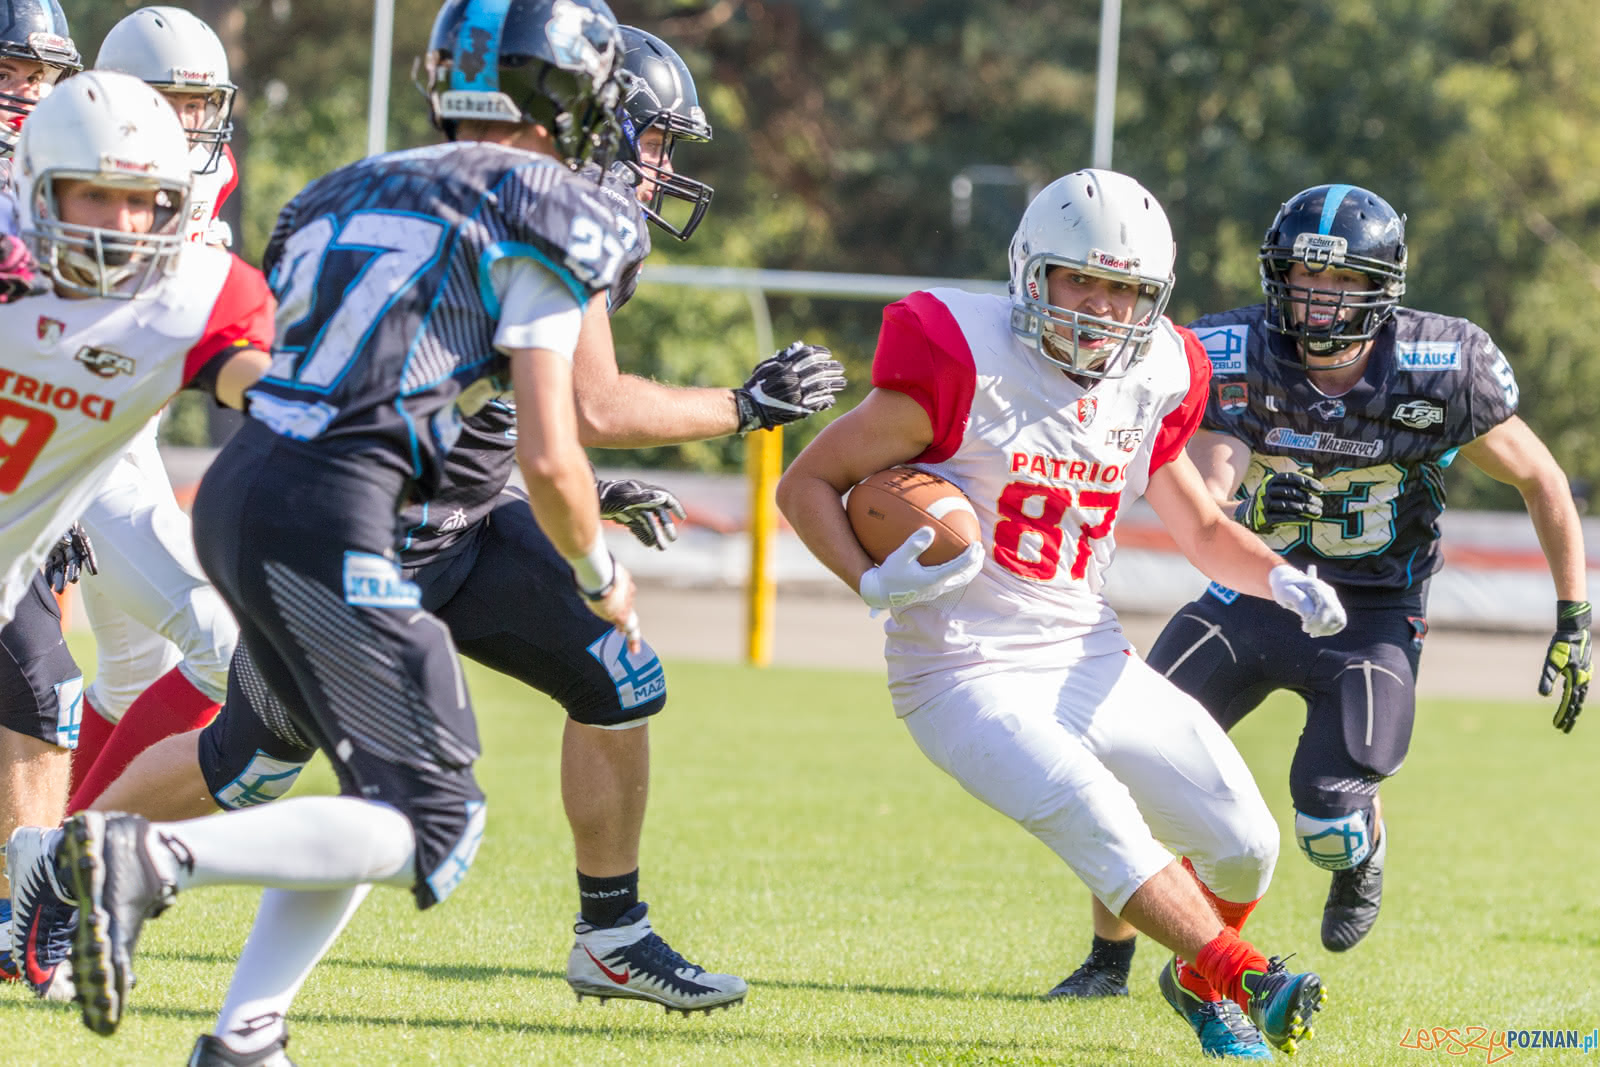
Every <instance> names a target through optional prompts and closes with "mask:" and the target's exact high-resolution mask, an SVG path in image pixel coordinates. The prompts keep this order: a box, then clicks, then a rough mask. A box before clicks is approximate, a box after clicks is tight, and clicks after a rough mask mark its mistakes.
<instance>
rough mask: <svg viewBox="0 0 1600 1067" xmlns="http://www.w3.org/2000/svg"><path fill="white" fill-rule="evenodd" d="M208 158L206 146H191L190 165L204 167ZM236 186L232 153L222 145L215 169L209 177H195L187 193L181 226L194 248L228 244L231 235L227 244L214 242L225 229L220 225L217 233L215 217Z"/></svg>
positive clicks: (231, 150) (236, 172)
mask: <svg viewBox="0 0 1600 1067" xmlns="http://www.w3.org/2000/svg"><path fill="white" fill-rule="evenodd" d="M210 158H211V146H209V145H195V146H194V147H193V148H191V149H190V150H189V161H190V164H191V165H193V166H195V167H203V166H205V165H206V163H207V162H208V161H209V160H210ZM238 186H239V171H238V167H237V166H236V165H235V164H234V160H233V149H232V148H229V147H228V146H227V145H223V146H222V152H221V153H220V154H219V155H218V156H217V166H216V169H215V170H213V171H211V172H210V173H209V174H201V173H198V172H196V173H195V176H194V184H193V185H192V186H191V187H190V191H189V217H188V219H187V220H185V222H184V227H183V233H184V236H185V237H187V238H188V239H189V240H191V241H194V242H195V243H196V244H220V245H224V246H226V245H229V244H232V243H233V242H232V240H231V234H230V235H229V236H230V240H217V239H215V238H216V236H217V235H218V234H220V232H221V231H226V229H227V224H226V223H222V224H221V229H220V230H218V227H217V222H218V220H217V214H218V213H219V212H220V211H221V210H222V205H223V204H224V203H226V202H227V199H228V197H229V196H230V195H232V193H233V191H234V189H236V188H238Z"/></svg>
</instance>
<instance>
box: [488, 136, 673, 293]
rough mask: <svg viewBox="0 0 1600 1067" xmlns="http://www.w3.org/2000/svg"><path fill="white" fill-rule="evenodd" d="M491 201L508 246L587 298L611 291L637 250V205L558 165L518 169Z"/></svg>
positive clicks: (639, 225) (540, 164) (640, 227)
mask: <svg viewBox="0 0 1600 1067" xmlns="http://www.w3.org/2000/svg"><path fill="white" fill-rule="evenodd" d="M494 195H495V199H496V202H497V206H498V210H499V212H500V214H501V222H502V225H503V226H504V228H505V231H506V233H507V235H508V237H509V238H510V240H511V241H512V242H514V243H517V244H521V245H524V246H530V247H531V249H532V250H534V251H536V252H537V253H539V258H540V259H541V260H543V261H544V262H545V265H546V266H548V267H549V268H550V269H552V270H553V271H555V272H556V274H557V275H558V276H560V277H561V278H562V280H563V281H566V282H567V283H568V285H569V286H571V287H572V288H573V289H574V290H575V291H576V290H582V291H584V292H586V293H588V294H591V295H592V294H594V293H599V292H604V291H605V290H608V289H610V288H611V287H612V286H614V285H616V284H617V281H618V279H619V278H621V277H622V275H623V273H624V271H625V270H626V269H627V267H628V266H629V264H630V261H631V259H632V257H634V256H635V254H636V249H637V248H638V247H639V241H640V234H641V232H642V231H643V229H644V227H643V223H642V218H641V216H640V214H639V211H638V207H637V205H636V204H629V203H625V202H623V201H624V200H625V199H627V198H620V197H618V195H617V194H616V192H615V191H610V192H608V191H606V190H605V189H604V188H603V187H602V186H600V185H597V184H595V183H594V182H592V181H589V180H587V179H585V178H583V177H582V176H580V175H577V174H573V173H572V172H571V171H569V170H567V169H566V168H565V167H564V166H562V165H561V164H559V163H556V162H553V161H550V162H546V161H537V162H533V163H529V164H528V165H526V166H521V167H517V168H516V169H515V170H512V171H510V172H508V173H507V174H506V175H505V177H504V178H502V179H501V181H500V183H499V186H498V187H497V188H496V189H495V190H494Z"/></svg>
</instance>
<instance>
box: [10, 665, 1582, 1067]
mask: <svg viewBox="0 0 1600 1067" xmlns="http://www.w3.org/2000/svg"><path fill="white" fill-rule="evenodd" d="M470 677H471V684H472V692H473V696H474V699H475V702H476V704H477V707H478V711H479V715H480V718H481V720H482V730H483V740H484V747H485V751H486V752H487V753H488V755H487V756H486V757H485V758H484V760H483V761H482V762H481V763H480V764H479V769H480V778H481V781H482V783H483V786H484V788H485V790H486V791H487V793H488V794H489V797H490V804H489V829H488V834H487V836H486V838H485V840H484V845H483V849H482V851H481V852H480V854H479V856H478V861H477V864H476V866H475V867H474V869H473V872H472V875H471V877H469V878H468V879H467V881H466V882H465V884H464V885H463V886H462V888H461V889H460V890H458V891H457V893H456V894H455V895H454V896H453V897H452V898H451V899H450V900H449V901H448V902H447V903H445V904H444V905H443V906H441V907H439V908H437V909H435V910H433V911H431V912H429V913H427V914H418V913H417V912H416V911H415V910H414V909H413V907H412V906H411V903H410V896H409V894H406V893H401V892H395V891H388V890H381V889H380V890H378V891H375V892H374V894H373V895H372V897H371V898H370V899H369V901H368V902H367V904H366V905H365V907H364V908H363V909H362V911H361V912H360V914H358V915H357V917H356V919H355V921H354V922H353V923H352V924H351V926H350V928H349V930H348V931H347V932H346V933H345V934H344V936H343V937H342V938H341V940H340V941H339V942H338V944H336V945H335V946H334V949H333V951H332V953H331V955H330V956H329V957H328V959H327V960H325V961H324V963H323V964H322V966H321V967H319V968H318V969H317V971H316V972H315V973H314V974H313V975H312V977H311V980H310V981H309V982H308V983H307V985H306V987H305V989H304V991H303V992H302V993H301V995H300V998H299V1001H298V1002H297V1005H296V1009H295V1012H294V1014H293V1015H292V1017H291V1037H292V1042H291V1045H290V1053H291V1054H292V1055H293V1056H295V1058H296V1059H297V1061H298V1062H300V1063H303V1064H390V1063H393V1064H413V1063H432V1062H438V1063H449V1064H502V1063H503V1064H530V1063H552V1064H569V1063H580V1064H601V1063H615V1064H629V1065H636V1064H697V1063H705V1064H860V1063H896V1064H905V1063H957V1064H1034V1063H1072V1064H1150V1063H1167V1062H1179V1063H1181V1062H1200V1057H1199V1055H1198V1051H1197V1046H1196V1044H1195V1042H1194V1039H1193V1037H1192V1035H1191V1034H1190V1032H1189V1030H1188V1028H1187V1027H1186V1026H1184V1024H1183V1023H1182V1022H1180V1021H1179V1020H1178V1019H1177V1017H1176V1016H1174V1015H1173V1014H1172V1012H1171V1011H1170V1010H1169V1009H1168V1008H1167V1006H1166V1005H1165V1003H1164V1002H1163V1001H1162V1000H1161V999H1160V997H1159V995H1158V994H1157V992H1156V989H1155V983H1154V981H1153V977H1152V976H1153V974H1154V972H1155V970H1156V968H1157V967H1158V966H1159V964H1160V962H1161V961H1162V958H1163V954H1162V953H1161V952H1160V950H1159V949H1157V948H1156V947H1155V946H1154V945H1153V944H1152V943H1150V942H1148V941H1142V942H1141V947H1140V949H1139V953H1138V956H1137V957H1136V958H1135V961H1134V971H1135V976H1134V982H1133V995H1132V997H1131V998H1129V999H1127V1000H1123V1001H1120V1002H1117V1003H1111V1004H1105V1003H1100V1004H1090V1005H1084V1004H1068V1003H1059V1002H1051V1003H1046V1002H1045V1001H1043V1000H1042V999H1040V996H1039V995H1040V994H1041V993H1043V992H1044V991H1045V990H1047V989H1049V988H1050V986H1052V985H1053V984H1054V983H1055V982H1056V981H1057V980H1059V979H1060V978H1061V977H1062V976H1063V975H1065V974H1066V973H1067V972H1068V971H1070V970H1071V969H1072V968H1073V967H1075V966H1076V965H1077V963H1078V961H1079V959H1080V958H1081V957H1082V955H1083V952H1084V950H1085V949H1086V948H1087V945H1088V940H1089V933H1088V913H1089V909H1088V899H1087V896H1086V894H1085V892H1084V891H1083V889H1082V888H1081V886H1080V885H1079V884H1078V882H1077V881H1076V879H1074V878H1073V877H1072V875H1071V874H1070V873H1069V872H1068V871H1067V870H1066V868H1065V867H1064V866H1063V865H1062V864H1061V863H1060V862H1059V861H1058V860H1056V858H1055V857H1054V856H1053V855H1052V854H1050V853H1049V852H1048V851H1046V850H1045V848H1044V847H1043V846H1041V845H1040V844H1038V843H1037V842H1036V841H1034V840H1033V839H1032V838H1031V837H1029V836H1028V835H1026V834H1025V833H1024V832H1023V831H1022V830H1020V829H1018V828H1017V827H1016V826H1015V825H1014V824H1012V823H1010V822H1009V821H1008V820H1005V819H1003V818H1002V817H1000V816H998V815H996V814H994V813H993V812H991V811H989V810H988V809H987V808H984V807H982V806H981V805H980V804H979V803H978V802H977V801H975V800H973V799H971V798H970V797H969V796H967V794H966V793H964V792H963V791H962V790H961V789H960V788H959V787H958V786H956V785H955V784H954V783H953V782H952V781H950V780H948V779H946V778H945V777H944V776H943V775H942V774H941V773H940V772H938V771H937V770H935V769H934V768H933V767H932V766H931V765H930V764H928V763H927V762H926V761H925V760H924V759H923V757H922V755H921V753H919V752H918V751H917V750H916V747H915V745H914V744H912V742H911V740H910V738H909V737H908V736H907V735H906V734H905V732H904V729H903V728H902V727H901V726H900V725H899V723H898V722H897V721H896V720H895V719H894V717H893V715H892V714H891V712H890V710H889V702H888V698H887V695H886V693H885V692H884V688H883V685H882V681H881V679H880V677H879V676H878V675H876V674H864V673H844V672H827V671H797V670H771V671H765V672H756V671H752V670H747V669H743V668H738V667H731V666H706V665H697V664H688V663H677V664H672V665H671V671H670V678H671V685H672V696H673V699H672V705H671V707H670V708H669V709H668V711H667V712H666V713H665V714H664V715H663V716H662V717H661V718H660V719H659V720H658V721H657V722H656V724H655V725H654V726H653V727H652V730H653V745H654V761H655V771H654V778H655V780H654V783H653V789H652V792H653V796H652V800H651V808H650V816H649V821H648V823H647V826H646V832H645V848H644V863H643V881H642V892H643V895H644V897H645V899H647V900H648V901H650V903H651V906H652V918H653V920H654V921H655V923H656V927H657V929H658V930H659V931H660V932H661V933H662V934H663V935H664V936H665V937H666V938H667V939H668V940H669V941H671V942H672V943H673V945H674V946H675V947H677V948H679V949H680V950H682V951H683V952H684V953H685V955H687V956H688V957H689V958H691V959H693V960H695V961H696V962H699V963H702V964H704V965H707V966H709V967H711V968H713V969H718V970H731V971H733V972H735V973H739V974H742V975H744V976H745V977H746V978H747V979H748V980H749V982H750V986H751V991H750V996H749V999H748V1000H747V1001H746V1002H745V1003H744V1004H742V1005H740V1006H738V1007H736V1008H734V1009H733V1010H731V1011H723V1012H717V1013H715V1014H713V1015H710V1016H703V1015H697V1016H694V1017H692V1018H687V1019H686V1018H683V1017H681V1016H677V1015H672V1016H668V1015H667V1014H665V1013H664V1012H663V1011H662V1010H661V1009H660V1008H658V1007H655V1006H653V1005H647V1004H643V1003H629V1002H622V1001H613V1002H610V1003H609V1004H607V1005H604V1006H602V1005H600V1004H599V1003H597V1002H596V1001H593V1000H586V1001H584V1002H583V1003H582V1004H579V1003H577V1002H575V1000H574V998H573V996H572V994H571V993H570V991H569V990H568V989H567V986H566V983H565V981H564V980H563V974H564V970H565V965H566V955H567V950H568V949H569V948H570V946H571V933H570V924H571V921H572V914H573V912H574V911H575V910H576V892H575V886H574V881H573V874H572V855H571V842H570V840H569V838H568V836H567V830H566V826H565V823H564V821H563V818H562V815H561V807H560V801H559V797H558V793H557V755H558V743H559V738H560V729H561V723H560V716H559V714H558V713H557V712H556V710H555V708H554V706H553V705H552V704H550V703H549V702H548V701H547V700H545V699H544V698H543V697H540V696H537V695H534V694H530V693H529V692H528V691H526V690H524V689H522V688H521V687H519V686H518V685H516V684H514V683H511V682H508V681H506V680H504V679H502V678H500V677H498V676H495V675H491V674H489V673H487V672H485V671H481V670H477V669H473V672H472V674H471V676H470ZM1595 715H1600V712H1591V713H1590V716H1589V717H1593V716H1595ZM1589 717H1586V719H1587V718H1589ZM1418 719H1419V723H1418V730H1417V736H1416V740H1415V743H1414V745H1413V749H1412V753H1411V758H1410V762H1409V763H1408V765H1407V766H1406V768H1405V769H1404V770H1403V771H1402V773H1401V774H1400V776H1399V778H1398V779H1397V780H1396V781H1394V782H1393V783H1391V784H1390V785H1389V786H1387V787H1386V789H1385V799H1386V803H1387V808H1386V810H1387V818H1388V821H1389V826H1390V828H1391V832H1392V833H1393V847H1392V848H1391V850H1390V853H1389V881H1388V888H1387V895H1386V897H1385V906H1384V913H1383V918H1382V919H1381V921H1380V922H1379V925H1378V927H1377V929H1376V930H1375V931H1374V933H1373V935H1372V936H1371V937H1370V938H1369V939H1368V940H1367V941H1366V942H1365V943H1364V944H1363V945H1362V946H1361V947H1360V948H1358V949H1357V950H1355V951H1354V952H1353V953H1351V954H1349V955H1347V956H1333V955H1331V954H1329V953H1326V952H1324V951H1323V950H1322V948H1321V946H1320V944H1319V942H1318V937H1317V930H1318V923H1319V921H1320V916H1321V909H1322V899H1323V896H1324V895H1325V893H1326V891H1327V877H1326V875H1325V874H1323V873H1322V872H1319V871H1317V870H1315V869H1314V868H1312V867H1311V866H1310V864H1309V863H1307V862H1306V861H1305V860H1304V859H1302V858H1301V857H1300V855H1299V854H1298V852H1297V851H1295V850H1294V848H1293V843H1292V838H1291V837H1289V836H1288V834H1287V824H1285V829H1286V833H1285V838H1284V841H1285V851H1284V855H1283V858H1282V860H1281V861H1280V863H1279V867H1278V872H1277V876H1276V880H1275V881H1274V884H1273V890H1272V892H1271V893H1270V894H1269V896H1268V897H1267V899H1266V901H1265V902H1264V903H1263V904H1262V905H1261V907H1260V908H1259V909H1258V910H1257V912H1256V917H1255V918H1254V919H1253V920H1252V922H1251V924H1250V926H1249V928H1248V932H1249V935H1250V936H1251V937H1252V938H1253V939H1254V940H1255V941H1256V942H1257V944H1259V945H1260V946H1261V947H1262V948H1263V949H1265V950H1266V951H1267V952H1269V953H1285V952H1289V951H1297V952H1298V953H1299V956H1298V958H1297V961H1296V962H1297V964H1299V965H1301V966H1310V967H1314V968H1316V969H1317V970H1318V971H1320V973H1321V974H1322V975H1323V978H1324V980H1325V981H1326V983H1327V985H1328V987H1329V990H1330V993H1329V1001H1330V1003H1329V1006H1328V1010H1327V1011H1326V1012H1324V1013H1323V1015H1322V1016H1321V1018H1320V1021H1319V1024H1318V1026H1317V1036H1316V1039H1315V1040H1313V1041H1311V1042H1310V1043H1309V1044H1307V1045H1305V1046H1303V1048H1302V1051H1301V1053H1300V1055H1299V1056H1297V1057H1296V1060H1297V1061H1299V1062H1302V1063H1309V1064H1316V1063H1328V1064H1340V1065H1358V1064H1359V1065H1366V1064H1385V1063H1393V1064H1406V1065H1414V1067H1423V1065H1426V1064H1434V1063H1439V1064H1443V1063H1462V1062H1467V1063H1472V1062H1484V1061H1485V1058H1486V1057H1485V1056H1484V1054H1483V1053H1475V1054H1473V1055H1471V1056H1466V1057H1463V1056H1453V1055H1448V1054H1447V1053H1446V1052H1442V1051H1423V1050H1415V1049H1405V1048H1402V1047H1401V1043H1402V1039H1403V1038H1404V1037H1405V1035H1406V1032H1407V1028H1408V1027H1411V1028H1415V1027H1419V1026H1420V1027H1433V1026H1446V1027H1465V1026H1468V1025H1481V1026H1486V1027H1490V1028H1494V1029H1504V1028H1507V1027H1510V1028H1562V1029H1568V1028H1576V1029H1580V1030H1583V1031H1584V1032H1588V1031H1589V1030H1590V1029H1591V1028H1593V1027H1594V1026H1596V1025H1597V1024H1600V981H1597V980H1596V977H1595V976H1596V971H1597V968H1600V905H1597V903H1596V893H1595V891H1594V884H1595V883H1594V875H1593V874H1592V870H1593V866H1594V854H1593V850H1594V840H1593V836H1592V832H1593V828H1594V826H1595V825H1596V815H1595V808H1596V802H1597V799H1600V791H1597V788H1596V779H1595V777H1594V775H1595V773H1596V771H1595V768H1596V766H1597V765H1600V760H1597V758H1596V757H1597V755H1600V722H1593V721H1584V722H1582V723H1581V724H1580V726H1579V728H1578V730H1577V732H1576V733H1575V734H1574V735H1573V736H1571V737H1563V736H1561V735H1560V734H1558V733H1556V732H1555V731H1554V730H1552V729H1551V728H1550V726H1549V717H1548V712H1547V711H1546V710H1545V709H1544V708H1542V707H1540V706H1538V705H1535V704H1531V703H1530V704H1525V705H1524V704H1516V705H1505V704H1487V703H1484V704H1473V703H1448V704H1446V703H1438V702H1435V703H1428V704H1425V705H1424V706H1423V707H1422V708H1421V709H1420V710H1419V713H1418ZM1298 728H1299V726H1298V714H1297V712H1296V710H1295V707H1294V706H1292V705H1291V704H1290V703H1289V702H1288V701H1287V700H1280V701H1278V702H1275V703H1273V704H1271V705H1269V706H1268V707H1266V708H1264V709H1262V710H1261V711H1260V712H1258V713H1257V714H1256V715H1254V716H1252V717H1251V719H1249V720H1247V721H1246V722H1245V723H1244V724H1243V725H1242V726H1241V727H1240V729H1239V730H1238V731H1237V733H1236V737H1237V740H1238V743H1239V744H1240V746H1241V748H1242V749H1243V751H1244V752H1245V755H1246V756H1247V757H1248V758H1249V760H1250V763H1251V766H1252V767H1253V768H1254V769H1255V771H1256V774H1257V775H1258V777H1259V779H1260V781H1261V782H1262V786H1263V791H1264V792H1265V793H1266V795H1267V798H1268V800H1269V801H1270V802H1271V803H1272V805H1273V807H1274V810H1276V811H1277V812H1278V813H1279V815H1280V816H1287V815H1289V803H1288V788H1287V784H1286V781H1287V766H1288V754H1289V752H1290V750H1291V748H1292V745H1293V742H1294V738H1295V736H1296V734H1297V731H1298ZM330 782H331V777H330V776H329V775H327V774H326V768H319V773H317V774H315V775H312V776H310V780H309V781H307V782H305V783H304V784H303V785H302V786H301V787H300V788H301V789H302V790H306V789H310V790H317V789H326V788H328V786H329V784H330ZM254 902H255V894H254V893H253V892H250V891H246V890H210V891H195V892H193V893H191V894H189V895H187V896H185V897H182V898H180V899H179V900H178V902H177V904H176V906H175V907H174V908H173V909H172V910H171V911H170V912H168V913H167V915H166V916H164V917H163V918H161V919H159V920H157V921H156V922H154V923H152V924H151V925H150V926H148V927H147V928H146V934H145V937H144V939H143V941H142V943H141V946H140V948H141V951H140V957H139V960H140V965H139V967H138V971H139V976H140V982H139V987H138V989H137V990H136V991H135V993H134V995H133V998H132V1005H131V1009H130V1017H129V1018H128V1019H127V1020H126V1021H125V1022H124V1023H123V1026H122V1028H121V1030H120V1031H119V1032H118V1034H117V1035H116V1037H114V1038H112V1039H110V1040H104V1039H101V1038H98V1037H95V1036H94V1035H92V1034H90V1033H89V1032H88V1031H86V1030H84V1029H83V1028H82V1026H81V1025H80V1024H79V1022H78V1019H77V1014H76V1009H75V1008H73V1009H68V1008H65V1007H61V1006H57V1005H49V1004H43V1003H37V1002H35V1001H33V1000H32V999H31V997H30V996H29V995H28V994H27V993H26V992H25V991H24V990H21V989H18V988H16V987H14V986H10V987H6V988H4V989H0V1028H3V1029H0V1032H3V1033H4V1035H5V1039H6V1044H7V1047H8V1048H9V1049H10V1050H11V1054H13V1055H16V1056H18V1059H19V1061H20V1060H21V1059H22V1058H23V1057H24V1056H27V1057H30V1058H32V1057H35V1056H38V1057H47V1058H48V1059H49V1061H51V1062H55V1063H62V1064H75V1063H84V1064H88V1063H94V1064H113V1063H127V1064H148V1063H161V1062H165V1063H179V1062H182V1060H183V1058H184V1057H185V1056H186V1055H187V1054H188V1050H189V1047H190V1045H191V1043H192V1042H193V1039H194V1036H195V1035H196V1034H197V1033H199V1032H200V1031H202V1030H205V1029H207V1028H209V1025H210V1022H211V1019H212V1017H213V1015H214V1012H215V1010H216V1008H217V1007H218V1005H219V1004H220V1002H221V998H222V993H223V990H224V988H225V986H226V984H227V982H228V978H229V975H230V974H231V971H232V963H233V959H234V957H235V955H236V954H237V952H238V949H239V946H240V945H241V943H242V941H243V939H244V936H245V933H246V931H247V929H248V924H249V921H250V917H251V915H252V913H253V908H254ZM8 1058H9V1057H8ZM1512 1058H1513V1059H1514V1060H1516V1061H1517V1062H1556V1061H1558V1060H1559V1061H1563V1062H1564V1061H1567V1060H1572V1059H1576V1058H1579V1057H1578V1055H1577V1054H1575V1053H1569V1052H1551V1051H1533V1050H1526V1051H1521V1052H1517V1053H1516V1054H1515V1055H1514V1056H1513V1057H1512ZM1584 1058H1585V1059H1586V1057H1584ZM14 1062H15V1061H14ZM1501 1062H1505V1061H1504V1060H1502V1061H1501Z"/></svg>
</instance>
